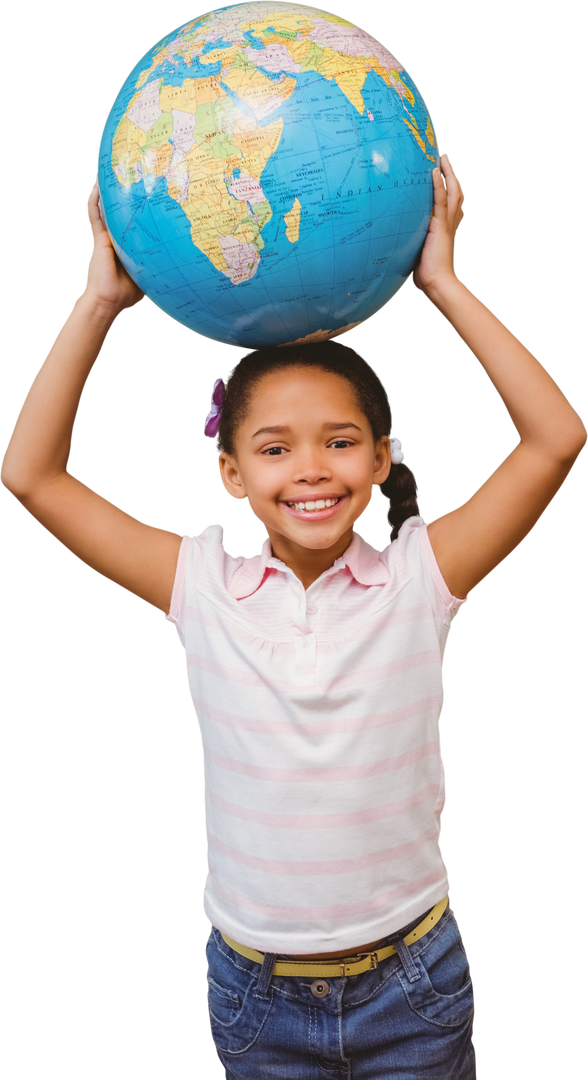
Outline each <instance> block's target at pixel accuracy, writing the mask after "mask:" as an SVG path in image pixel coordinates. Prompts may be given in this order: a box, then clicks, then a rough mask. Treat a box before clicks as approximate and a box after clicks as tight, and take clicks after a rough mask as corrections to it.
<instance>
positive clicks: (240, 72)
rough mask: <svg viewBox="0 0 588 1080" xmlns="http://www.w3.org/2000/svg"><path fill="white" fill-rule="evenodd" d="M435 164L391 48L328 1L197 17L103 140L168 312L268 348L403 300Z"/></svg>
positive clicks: (103, 190)
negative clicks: (400, 293) (326, 5)
mask: <svg viewBox="0 0 588 1080" xmlns="http://www.w3.org/2000/svg"><path fill="white" fill-rule="evenodd" d="M437 162H438V154H437V143H436V139H435V133H434V130H433V125H432V123H431V118H430V116H429V114H428V112H427V109H426V106H425V103H424V101H423V99H422V97H421V95H420V94H419V92H418V90H417V88H416V86H415V84H414V82H413V81H412V79H411V78H410V76H409V75H408V73H407V72H406V70H405V69H404V68H403V67H402V65H401V64H400V63H399V61H398V60H396V59H395V57H394V56H393V55H392V54H391V53H390V52H389V51H388V49H386V48H385V47H384V46H383V45H381V44H380V43H379V42H378V41H376V40H375V38H373V37H371V36H370V35H369V34H367V33H366V32H365V31H364V30H360V29H359V28H358V27H357V26H354V25H353V24H352V23H350V22H348V21H347V20H346V19H342V18H339V17H338V16H336V15H331V14H329V13H328V12H326V11H321V10H320V9H319V8H313V7H305V6H302V5H299V4H288V3H272V2H265V0H264V2H260V3H248V4H237V5H234V6H231V7H225V8H219V9H218V10H216V11H211V12H209V13H208V14H206V15H203V16H201V17H200V18H198V19H193V20H192V21H191V22H188V23H186V24H185V25H184V26H181V27H180V28H179V29H178V30H174V31H173V32H172V33H171V34H168V35H167V37H165V38H163V39H162V40H161V41H159V42H158V43H157V45H155V46H154V47H153V48H152V49H151V50H150V52H148V53H147V54H146V56H144V57H143V59H142V60H140V61H139V63H138V64H137V65H136V66H135V68H133V70H132V72H131V74H130V75H129V77H128V79H127V80H126V82H125V83H124V85H123V87H122V90H121V91H120V93H119V95H118V97H117V99H116V101H115V103H114V106H113V108H112V110H111V113H110V116H109V117H108V120H107V123H106V126H105V129H104V134H103V137H102V143H101V147H100V162H99V187H100V199H101V206H102V213H103V217H104V220H105V223H106V226H107V228H108V231H109V234H110V237H111V239H112V242H113V245H114V248H115V250H116V252H117V254H118V256H119V258H120V260H121V262H122V263H123V265H124V266H125V268H126V269H127V271H128V272H129V274H130V276H131V277H132V278H133V280H134V281H135V282H136V283H137V284H138V285H139V286H140V288H141V289H142V290H143V292H144V293H145V294H146V295H147V296H149V297H150V298H151V300H153V301H154V303H156V304H157V305H158V306H159V307H160V308H162V309H163V311H166V312H167V313H168V314H169V315H171V316H172V317H173V318H174V319H177V320H178V321H179V322H180V323H183V324H184V325H185V326H188V327H190V328H191V329H192V330H195V331H197V332H198V333H200V334H204V335H206V336H208V337H211V338H214V339H216V340H218V341H223V342H227V343H229V344H232V345H239V346H245V347H250V348H260V347H262V346H267V345H285V344H291V343H298V342H312V341H319V340H323V339H326V338H330V337H335V336H336V335H338V334H342V333H344V332H345V331H347V330H349V329H351V328H352V327H354V326H357V324H358V323H360V322H362V321H363V320H365V319H368V318H369V317H370V315H373V314H374V312H376V311H378V309H379V308H381V307H382V305H383V304H385V303H386V302H387V301H388V300H389V299H390V297H392V296H393V295H394V293H395V292H397V290H398V289H399V288H400V286H401V285H402V284H403V282H404V281H405V280H406V278H407V277H408V275H409V274H410V273H411V271H412V270H413V268H414V266H415V264H416V262H417V261H418V257H419V254H420V250H421V248H422V245H423V242H424V239H425V236H426V233H427V228H428V223H429V219H430V215H431V210H432V205H433V188H432V178H431V173H432V170H433V169H434V168H435V165H436V164H437Z"/></svg>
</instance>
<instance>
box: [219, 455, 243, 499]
mask: <svg viewBox="0 0 588 1080" xmlns="http://www.w3.org/2000/svg"><path fill="white" fill-rule="evenodd" d="M216 472H217V475H218V482H219V484H221V487H222V488H223V491H224V492H225V495H226V496H227V499H233V500H235V501H236V502H244V501H245V498H246V492H245V489H244V486H243V483H242V480H241V476H240V474H239V468H238V464H237V461H236V459H235V458H233V457H231V455H230V454H227V453H226V451H225V450H222V453H221V454H217V455H216Z"/></svg>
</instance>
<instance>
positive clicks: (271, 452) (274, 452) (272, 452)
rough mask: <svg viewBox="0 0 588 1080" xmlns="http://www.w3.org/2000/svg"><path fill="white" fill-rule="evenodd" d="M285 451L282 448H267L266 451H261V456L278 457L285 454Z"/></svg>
mask: <svg viewBox="0 0 588 1080" xmlns="http://www.w3.org/2000/svg"><path fill="white" fill-rule="evenodd" d="M286 453H287V450H286V449H285V448H284V447H283V446H268V448H267V450H262V454H267V456H268V457H270V456H271V457H279V456H280V454H286Z"/></svg>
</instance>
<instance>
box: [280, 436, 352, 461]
mask: <svg viewBox="0 0 588 1080" xmlns="http://www.w3.org/2000/svg"><path fill="white" fill-rule="evenodd" d="M342 445H343V446H352V445H353V444H352V443H351V442H349V440H348V438H336V440H335V442H334V443H331V446H342ZM283 449H284V447H283V446H268V447H267V449H266V450H262V454H263V455H264V454H269V451H270V450H283ZM271 457H272V458H273V457H277V458H280V457H281V454H272V455H271Z"/></svg>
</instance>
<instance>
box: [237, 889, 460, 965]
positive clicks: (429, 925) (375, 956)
mask: <svg viewBox="0 0 588 1080" xmlns="http://www.w3.org/2000/svg"><path fill="white" fill-rule="evenodd" d="M448 903H449V897H448V896H446V897H444V899H443V900H440V901H439V903H438V904H435V907H434V908H433V910H432V911H430V912H429V914H428V915H425V918H424V919H423V921H422V922H420V923H419V924H418V926H415V928H414V930H411V931H410V934H407V935H406V937H405V938H404V944H405V945H412V943H413V941H418V940H419V939H420V938H422V937H424V936H425V934H428V932H429V930H432V929H433V927H434V926H435V924H436V923H438V922H439V919H440V918H441V916H442V914H443V912H444V911H445V908H446V907H447V904H448ZM222 937H223V940H224V941H226V943H227V945H230V947H231V949H234V950H235V952H238V953H239V954H240V956H246V957H247V959H248V960H254V961H255V963H256V964H263V961H264V959H265V957H264V954H263V953H260V952H257V951H256V950H255V949H249V948H248V947H247V945H240V944H239V942H238V941H233V940H232V939H231V938H229V937H227V936H226V934H223V935H222ZM395 952H398V950H397V948H396V946H395V945H386V946H384V948H383V949H374V951H373V952H368V953H358V954H357V957H353V956H346V957H341V959H338V960H321V961H316V962H315V961H312V960H288V961H285V960H277V961H276V963H275V965H274V970H273V974H274V975H286V976H292V975H307V976H309V977H310V978H314V979H318V978H322V979H326V978H328V977H329V975H330V976H331V978H332V979H333V978H340V977H342V976H347V975H361V974H362V972H364V971H369V970H370V968H377V966H378V964H379V963H380V961H381V960H387V958H388V957H389V956H393V955H394V953H395Z"/></svg>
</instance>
